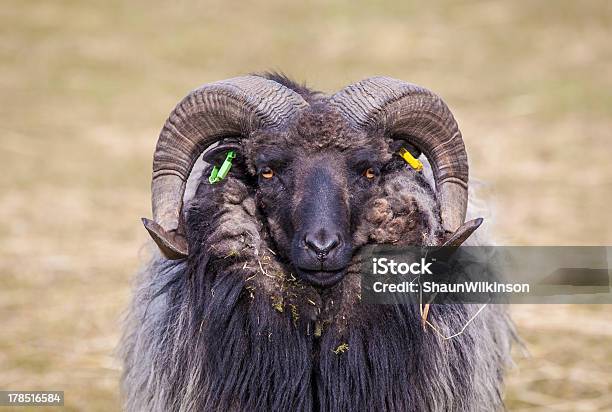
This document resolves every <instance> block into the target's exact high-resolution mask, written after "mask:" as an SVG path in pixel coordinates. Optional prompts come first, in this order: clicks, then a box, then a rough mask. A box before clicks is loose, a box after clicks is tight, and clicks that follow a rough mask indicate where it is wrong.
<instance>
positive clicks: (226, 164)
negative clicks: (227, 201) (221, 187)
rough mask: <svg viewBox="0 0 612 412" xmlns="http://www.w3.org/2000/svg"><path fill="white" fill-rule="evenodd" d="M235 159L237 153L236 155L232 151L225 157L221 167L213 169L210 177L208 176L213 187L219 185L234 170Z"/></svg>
mask: <svg viewBox="0 0 612 412" xmlns="http://www.w3.org/2000/svg"><path fill="white" fill-rule="evenodd" d="M235 157H236V153H234V151H233V150H230V151H229V152H227V155H226V156H225V160H224V161H223V164H222V165H221V167H220V168H219V167H217V166H214V167H213V170H212V171H211V172H210V176H208V181H209V182H210V184H211V185H213V184H215V183H219V182H220V181H222V180H223V179H225V178H226V177H227V174H228V173H229V171H230V169H231V168H232V159H234V158H235Z"/></svg>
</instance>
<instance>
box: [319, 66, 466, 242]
mask: <svg viewBox="0 0 612 412" xmlns="http://www.w3.org/2000/svg"><path fill="white" fill-rule="evenodd" d="M331 102H332V104H333V105H334V106H336V108H337V109H338V110H339V111H340V112H341V113H342V115H343V116H344V117H345V118H347V119H348V120H349V121H350V122H352V123H353V124H354V125H356V126H357V127H360V128H369V127H372V128H382V129H383V130H384V131H385V133H386V134H388V135H396V136H399V137H400V138H401V139H404V140H406V141H407V142H408V143H410V144H412V145H414V146H416V147H417V148H418V149H419V150H420V151H422V152H423V153H424V154H425V156H426V157H427V158H428V160H429V162H430V163H431V166H432V169H433V174H434V180H435V183H436V192H437V196H438V201H439V202H440V211H441V215H442V224H443V226H444V229H445V230H446V231H447V232H454V231H455V230H456V229H457V228H458V227H459V226H461V224H463V221H464V219H465V212H466V209H467V183H468V162H467V153H466V152H465V147H464V145H463V139H462V137H461V132H460V131H459V127H458V126H457V122H456V120H455V118H454V117H453V115H452V113H451V112H450V110H449V108H448V106H446V104H445V103H444V102H443V101H442V99H441V98H440V97H438V96H436V95H435V94H433V93H432V92H430V91H429V90H427V89H424V88H422V87H419V86H416V85H413V84H410V83H406V82H403V81H401V80H396V79H391V78H388V77H372V78H369V79H365V80H362V81H360V82H358V83H355V84H352V85H350V86H348V87H346V88H344V89H342V90H340V91H339V92H338V93H336V94H335V95H334V96H332V97H331Z"/></svg>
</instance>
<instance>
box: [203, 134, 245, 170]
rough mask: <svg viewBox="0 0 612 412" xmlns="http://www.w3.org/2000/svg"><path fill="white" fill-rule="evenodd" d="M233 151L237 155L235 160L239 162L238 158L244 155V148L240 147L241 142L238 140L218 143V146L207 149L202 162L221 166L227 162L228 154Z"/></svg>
mask: <svg viewBox="0 0 612 412" xmlns="http://www.w3.org/2000/svg"><path fill="white" fill-rule="evenodd" d="M230 150H233V151H234V153H236V158H235V160H238V157H239V156H241V155H242V153H241V152H242V146H241V145H240V140H238V139H237V138H236V139H231V138H229V139H223V140H221V141H219V143H217V145H216V146H214V147H211V148H209V149H207V150H206V151H205V152H204V153H203V154H202V160H204V161H205V162H206V163H208V164H221V163H223V161H224V160H225V156H226V155H227V152H229V151H230Z"/></svg>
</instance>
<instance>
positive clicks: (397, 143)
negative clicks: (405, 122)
mask: <svg viewBox="0 0 612 412" xmlns="http://www.w3.org/2000/svg"><path fill="white" fill-rule="evenodd" d="M392 139H393V141H392V142H391V144H390V145H389V147H390V149H391V152H392V153H394V154H396V153H398V152H399V151H400V149H401V148H402V147H403V148H404V149H406V150H408V151H409V152H410V154H411V155H412V156H413V157H414V158H415V159H418V158H419V156H420V155H421V151H420V150H419V149H418V148H417V147H416V146H414V145H412V144H410V143H408V142H407V141H406V140H405V138H402V137H401V136H393V137H392Z"/></svg>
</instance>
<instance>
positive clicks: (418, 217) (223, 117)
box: [145, 76, 480, 287]
mask: <svg viewBox="0 0 612 412" xmlns="http://www.w3.org/2000/svg"><path fill="white" fill-rule="evenodd" d="M402 148H404V149H407V150H408V151H409V152H410V153H411V154H412V156H414V157H418V156H419V155H420V154H421V153H423V154H424V155H425V157H426V158H427V160H428V161H429V164H430V165H431V168H432V171H433V177H434V181H435V185H434V188H431V187H430V186H429V184H427V183H426V182H425V179H424V177H423V176H422V175H421V174H420V173H418V172H417V171H415V170H413V169H412V168H410V167H407V165H406V163H405V162H404V160H403V159H402V158H401V157H400V156H399V155H397V153H398V151H399V150H400V149H402ZM229 150H233V151H234V152H235V153H237V158H236V159H235V160H234V165H233V167H232V172H231V175H230V176H231V178H230V179H228V180H227V181H224V182H222V183H219V184H218V186H219V187H222V186H224V185H230V186H231V185H232V183H231V182H232V181H234V180H236V181H237V182H239V183H236V184H239V186H240V189H235V190H238V191H239V192H240V190H242V192H243V193H242V194H241V195H239V196H238V197H241V199H243V200H244V198H247V197H248V198H249V199H252V200H253V202H252V203H253V210H251V211H250V212H249V213H251V214H252V215H257V219H258V221H261V223H262V225H261V227H260V228H258V229H257V230H258V232H260V233H265V235H262V236H265V237H267V240H266V242H267V246H266V248H267V249H271V252H272V253H273V254H275V255H276V256H277V258H276V259H277V260H279V261H280V262H281V263H282V264H283V265H285V266H286V267H288V270H289V271H291V272H292V273H295V274H297V276H298V278H300V279H301V280H302V281H304V282H305V283H308V284H311V285H314V286H317V287H327V286H332V285H335V284H336V283H338V282H339V281H340V280H341V279H343V278H344V276H345V275H346V273H347V268H348V266H349V264H350V262H351V259H352V258H353V256H354V253H355V251H356V250H357V249H358V248H359V247H361V246H363V245H364V244H365V243H400V244H428V245H436V244H443V243H445V242H447V243H448V242H451V243H454V244H458V243H460V242H461V241H463V240H464V239H465V238H466V237H467V236H469V234H470V233H471V232H472V231H473V230H474V229H475V228H476V227H477V226H478V225H479V223H480V221H475V222H469V223H468V224H464V223H463V222H464V218H465V213H466V204H467V181H468V164H467V156H466V152H465V149H464V145H463V141H462V138H461V133H460V132H459V129H458V127H457V123H456V121H455V119H454V118H453V115H452V114H451V112H450V111H449V109H448V107H447V106H446V104H445V103H444V102H443V101H442V100H441V99H440V98H439V97H438V96H436V95H434V94H433V93H431V92H430V91H428V90H426V89H423V88H421V87H418V86H415V85H411V84H408V83H404V82H401V81H398V80H394V79H390V78H383V77H377V78H370V79H366V80H363V81H361V82H359V83H356V84H353V85H351V86H348V87H346V88H345V89H343V90H341V91H339V92H338V93H336V94H334V95H332V96H324V95H321V94H318V93H315V92H311V91H309V90H306V89H303V88H299V87H297V86H295V85H292V84H288V82H286V81H285V80H284V79H282V78H278V77H276V78H275V77H272V78H271V79H270V78H265V77H260V76H246V77H240V78H235V79H230V80H226V81H221V82H217V83H213V84H209V85H205V86H203V87H201V88H199V89H197V90H195V91H193V92H192V93H191V94H189V95H188V96H187V97H186V98H185V99H183V101H181V102H180V103H179V104H178V106H177V107H176V108H175V110H174V111H173V112H172V114H171V115H170V117H169V119H168V121H167V122H166V124H165V126H164V128H163V130H162V132H161V135H160V138H159V141H158V144H157V148H156V151H155V157H154V163H153V183H152V191H153V221H150V220H146V219H145V226H146V228H147V229H148V231H149V232H150V234H151V235H152V237H153V239H154V240H155V242H156V243H157V245H158V246H159V247H160V249H161V251H162V252H163V253H164V255H165V256H166V257H168V258H170V259H180V258H184V257H186V256H188V255H189V253H190V251H189V250H188V249H189V247H188V242H187V241H186V234H185V223H184V220H183V219H184V218H183V213H182V208H183V195H184V192H185V185H186V181H187V178H188V177H189V174H190V172H191V169H192V167H193V165H194V163H195V161H196V160H197V158H198V157H199V155H200V154H201V153H203V152H204V153H205V154H204V157H205V160H207V161H208V162H210V163H215V162H219V161H222V159H223V157H224V156H225V154H226V153H227V152H228V151H229ZM202 185H204V186H206V187H202V188H201V189H200V190H199V192H200V197H201V196H202V195H203V193H204V192H209V193H206V194H205V195H206V196H207V197H209V198H212V197H214V196H215V190H216V189H215V188H214V187H210V186H211V185H210V184H209V183H208V182H206V181H203V183H202ZM213 186H214V185H213ZM228 190H229V189H228ZM230 192H231V190H230ZM216 202H228V198H227V196H226V197H225V198H219V199H217V200H216ZM229 203H231V200H230V201H229ZM217 207H221V205H219V204H217ZM208 212H209V213H211V214H212V213H213V211H212V210H208ZM223 224H225V225H240V222H239V221H238V220H235V221H233V222H232V221H227V222H224V223H223ZM242 229H244V227H243V228H242ZM228 230H229V232H228V233H235V232H232V231H231V230H230V229H228ZM245 230H246V229H245ZM188 235H189V234H188ZM187 237H189V236H187ZM260 237H261V236H260Z"/></svg>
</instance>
